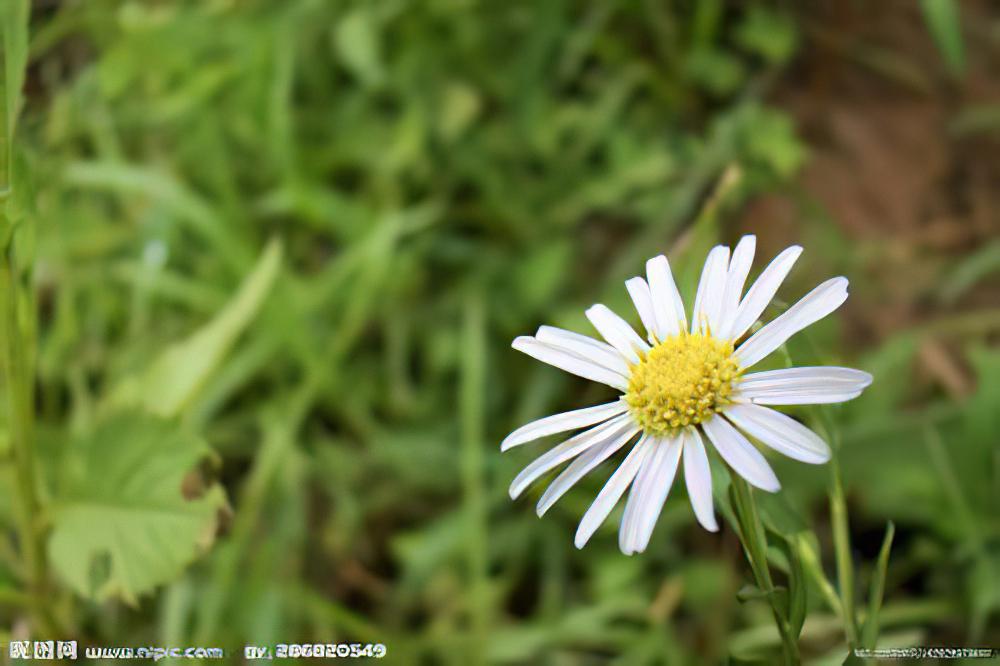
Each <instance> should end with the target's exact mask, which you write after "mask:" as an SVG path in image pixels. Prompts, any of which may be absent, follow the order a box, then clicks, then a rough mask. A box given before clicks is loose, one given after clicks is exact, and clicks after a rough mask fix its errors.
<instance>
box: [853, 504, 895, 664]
mask: <svg viewBox="0 0 1000 666" xmlns="http://www.w3.org/2000/svg"><path fill="white" fill-rule="evenodd" d="M895 534H896V526H895V525H894V524H893V523H892V521H889V524H888V525H887V526H886V528H885V538H884V539H883V540H882V548H881V549H880V550H879V552H878V560H877V561H876V563H875V571H874V573H873V574H872V586H871V591H870V592H869V593H868V617H866V618H865V625H864V627H863V628H862V629H861V645H862V647H866V648H869V649H872V648H874V647H875V641H876V640H878V630H879V625H878V614H879V611H880V610H881V609H882V595H883V594H884V592H885V575H886V571H887V570H888V568H889V551H890V550H892V537H893V536H894V535H895Z"/></svg>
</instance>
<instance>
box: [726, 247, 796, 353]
mask: <svg viewBox="0 0 1000 666" xmlns="http://www.w3.org/2000/svg"><path fill="white" fill-rule="evenodd" d="M800 254H802V248H801V247H800V246H798V245H793V246H791V247H789V248H786V249H785V250H784V251H783V252H782V253H781V254H779V255H778V256H777V257H775V258H774V259H773V260H772V261H771V263H770V264H768V265H767V268H765V269H764V271H763V272H762V273H761V274H760V277H758V278H757V281H756V282H754V283H753V286H752V287H750V291H748V292H747V295H746V297H744V299H743V300H742V301H741V302H740V307H739V310H737V311H736V317H735V318H734V319H733V324H732V326H731V327H730V329H729V337H730V338H731V339H733V340H737V339H739V338H740V337H742V336H743V334H744V333H746V332H747V331H748V330H749V329H750V327H751V326H753V323H754V322H755V321H757V318H758V317H760V315H761V313H763V312H764V308H766V307H767V305H768V303H770V302H771V299H772V298H774V295H775V294H776V293H778V287H780V286H781V283H782V282H784V281H785V277H786V276H787V275H788V271H790V270H792V266H794V265H795V260H796V259H798V258H799V255H800Z"/></svg>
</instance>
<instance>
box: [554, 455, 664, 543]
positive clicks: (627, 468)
mask: <svg viewBox="0 0 1000 666" xmlns="http://www.w3.org/2000/svg"><path fill="white" fill-rule="evenodd" d="M650 451H651V448H650V442H649V440H644V441H642V442H639V443H638V444H636V445H635V446H633V447H632V450H631V451H629V453H628V455H627V456H625V460H624V461H622V464H621V465H620V466H619V467H618V469H616V470H615V473H614V474H612V475H611V478H610V479H608V482H607V483H605V484H604V487H603V488H601V492H599V493H598V494H597V498H596V499H595V500H594V503H593V504H591V505H590V508H589V509H587V513H585V514H583V519H582V520H581V521H580V526H579V527H578V528H577V530H576V537H575V538H574V539H573V542H574V544H576V547H577V548H583V546H584V545H585V544H586V543H587V541H588V540H589V539H590V537H591V536H593V534H594V532H596V531H597V528H598V527H600V525H601V523H603V522H604V520H605V519H606V518H607V517H608V514H609V513H611V510H612V509H613V508H615V504H617V503H618V500H619V499H621V496H622V495H623V494H624V493H625V491H626V490H627V489H628V487H629V485H630V484H631V483H632V480H633V479H634V478H635V475H636V473H637V472H638V471H639V468H640V467H641V466H642V464H643V461H644V460H645V459H646V456H647V455H648V454H649V453H650Z"/></svg>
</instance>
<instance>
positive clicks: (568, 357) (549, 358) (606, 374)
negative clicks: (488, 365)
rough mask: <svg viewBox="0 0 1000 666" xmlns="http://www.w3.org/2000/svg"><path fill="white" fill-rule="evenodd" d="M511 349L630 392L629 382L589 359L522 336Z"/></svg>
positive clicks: (574, 373) (579, 375)
mask: <svg viewBox="0 0 1000 666" xmlns="http://www.w3.org/2000/svg"><path fill="white" fill-rule="evenodd" d="M511 347H513V348H514V349H516V350H518V351H519V352H523V353H525V354H527V355H528V356H531V357H532V358H535V359H538V360H539V361H541V362H542V363H548V364H549V365H552V366H555V367H557V368H559V369H560V370H564V371H566V372H568V373H570V374H572V375H576V376H577V377H583V378H584V379H589V380H590V381H593V382H598V383H600V384H607V385H608V386H612V387H614V388H616V389H618V390H620V391H627V390H628V380H627V379H626V378H625V377H623V376H621V375H620V374H618V373H617V372H612V371H611V370H608V369H607V368H605V367H603V366H601V365H599V364H597V363H594V362H593V361H591V360H589V359H586V358H583V357H582V356H578V355H576V354H573V353H571V352H567V351H564V350H562V349H559V348H558V347H554V346H552V345H549V344H545V343H544V342H540V341H538V340H536V339H535V338H532V337H530V336H526V335H522V336H521V337H519V338H516V339H515V340H514V342H513V343H512V344H511Z"/></svg>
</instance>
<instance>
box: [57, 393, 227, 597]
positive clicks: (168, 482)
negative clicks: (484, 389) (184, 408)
mask: <svg viewBox="0 0 1000 666" xmlns="http://www.w3.org/2000/svg"><path fill="white" fill-rule="evenodd" d="M208 450H209V449H208V447H207V446H206V445H205V443H204V442H203V441H202V439H201V438H200V437H198V436H196V435H194V434H192V433H190V432H187V431H184V430H183V429H181V428H178V427H177V425H176V424H174V423H172V422H170V421H166V420H163V419H159V418H156V417H154V416H151V415H149V414H145V413H143V412H139V411H131V412H121V413H116V414H114V415H113V416H111V417H110V418H109V419H107V420H106V421H104V422H103V423H101V424H100V425H98V426H97V427H96V428H95V429H94V430H93V431H92V432H90V433H88V434H86V435H83V436H81V437H79V438H78V439H76V440H74V441H72V442H71V443H70V446H69V448H68V449H67V451H66V455H65V458H64V459H63V460H62V464H61V465H60V466H59V468H58V470H57V471H56V474H55V482H54V488H53V499H52V504H51V506H50V511H51V515H52V533H51V535H50V537H49V543H48V552H49V558H50V560H51V562H52V565H53V567H54V568H55V570H56V571H57V572H58V574H59V575H60V576H61V577H62V578H63V579H64V580H65V581H66V583H68V584H69V585H70V586H71V587H72V588H73V589H74V590H76V591H77V592H78V593H80V594H81V595H84V596H87V597H91V598H94V599H96V600H102V599H107V598H109V597H118V598H121V599H123V600H125V601H127V602H129V603H135V602H136V600H137V598H138V597H139V596H140V595H142V594H143V593H146V592H149V591H150V590H152V589H153V588H154V587H156V586H157V585H160V584H162V583H165V582H168V581H170V580H172V579H173V578H174V577H176V576H177V575H178V574H179V573H180V572H181V570H182V569H183V568H184V566H186V565H187V564H188V563H189V562H191V561H192V560H193V559H194V558H195V557H196V555H197V554H198V552H199V551H200V550H202V549H203V548H205V547H206V546H207V544H208V543H210V541H211V538H212V536H213V534H214V531H215V524H216V515H217V512H218V510H219V508H220V507H221V506H223V504H224V503H225V495H224V493H223V490H222V488H221V487H219V486H217V485H214V486H212V487H210V488H209V489H208V491H207V492H205V493H203V494H202V495H201V496H200V497H198V498H195V499H186V498H185V496H184V493H183V490H182V485H183V482H184V478H185V475H187V474H188V473H189V472H190V471H191V470H192V468H193V467H194V466H195V465H196V464H197V462H198V461H199V459H201V458H202V457H204V456H205V454H206V453H207V452H208Z"/></svg>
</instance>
